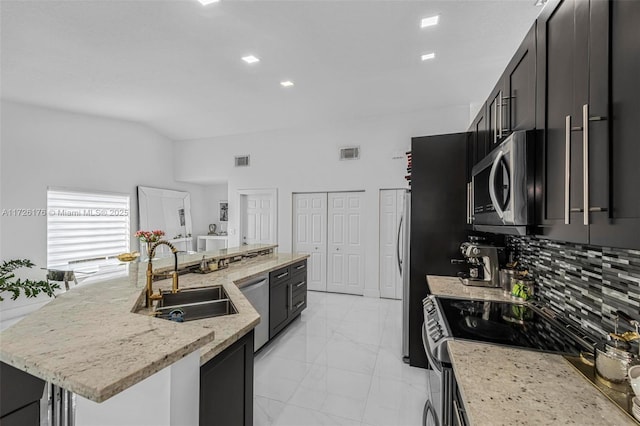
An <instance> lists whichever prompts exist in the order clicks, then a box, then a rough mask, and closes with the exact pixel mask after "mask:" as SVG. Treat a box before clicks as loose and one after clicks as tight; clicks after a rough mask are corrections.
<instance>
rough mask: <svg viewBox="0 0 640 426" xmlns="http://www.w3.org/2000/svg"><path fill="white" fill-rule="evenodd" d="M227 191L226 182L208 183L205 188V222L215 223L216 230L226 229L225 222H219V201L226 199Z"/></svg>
mask: <svg viewBox="0 0 640 426" xmlns="http://www.w3.org/2000/svg"><path fill="white" fill-rule="evenodd" d="M228 191H229V185H228V184H227V183H226V182H225V183H218V184H214V185H208V186H207V187H206V188H205V195H206V204H205V219H206V220H207V224H210V223H215V224H216V225H217V228H216V232H220V231H226V230H227V223H226V222H224V223H222V222H220V202H221V201H227V198H228V196H229V193H228ZM205 234H206V233H205Z"/></svg>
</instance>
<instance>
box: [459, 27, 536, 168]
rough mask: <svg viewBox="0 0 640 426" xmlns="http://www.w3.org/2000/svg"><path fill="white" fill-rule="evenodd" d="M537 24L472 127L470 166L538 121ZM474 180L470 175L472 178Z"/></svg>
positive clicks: (523, 42)
mask: <svg viewBox="0 0 640 426" xmlns="http://www.w3.org/2000/svg"><path fill="white" fill-rule="evenodd" d="M535 117H536V25H535V24H534V25H533V26H532V27H531V29H530V30H529V32H528V33H527V35H526V37H525V38H524V40H523V41H522V43H521V44H520V46H519V47H518V50H517V51H516V53H515V54H514V56H513V58H511V60H510V61H509V64H508V65H507V68H506V69H505V71H504V73H503V74H502V76H501V77H500V79H499V80H498V83H496V85H495V87H494V88H493V90H492V91H491V93H490V94H489V99H488V100H487V102H486V103H485V104H484V105H483V106H482V108H480V111H479V112H478V115H477V116H476V118H475V120H474V121H473V123H472V124H471V127H470V128H469V133H470V134H471V142H470V143H471V146H470V148H469V149H470V151H471V152H470V154H469V155H468V156H467V158H468V162H469V164H470V167H469V169H470V168H471V167H473V166H474V165H475V164H477V163H478V162H480V161H481V160H482V159H483V158H484V157H485V156H486V155H487V154H489V153H490V152H491V151H492V150H493V149H494V148H495V147H496V146H497V145H499V144H500V143H501V142H502V141H503V140H504V139H505V138H506V137H507V136H509V134H510V133H511V132H513V131H515V130H531V129H534V128H535V125H536V120H535ZM469 180H470V178H469Z"/></svg>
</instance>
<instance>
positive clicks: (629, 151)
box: [587, 0, 640, 248]
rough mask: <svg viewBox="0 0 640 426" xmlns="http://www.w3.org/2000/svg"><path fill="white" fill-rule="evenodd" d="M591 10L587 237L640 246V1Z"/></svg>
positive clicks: (616, 244)
mask: <svg viewBox="0 0 640 426" xmlns="http://www.w3.org/2000/svg"><path fill="white" fill-rule="evenodd" d="M591 9H592V10H591V22H590V28H591V34H593V35H596V36H595V37H592V39H591V40H590V43H591V45H590V47H591V49H590V59H589V60H590V64H589V69H590V78H589V93H590V103H589V118H590V121H589V128H588V142H589V144H588V148H589V149H588V151H587V152H588V157H587V158H588V164H589V168H588V170H587V172H588V173H587V176H588V178H589V179H588V190H589V191H588V195H589V197H588V207H589V210H590V211H589V222H590V229H589V232H590V237H589V239H590V243H591V244H595V245H601V246H609V247H626V248H640V195H639V194H640V191H639V190H638V187H639V186H640V142H639V136H638V134H639V131H638V129H639V127H638V124H639V123H640V80H639V76H640V2H639V1H612V2H607V1H602V0H600V1H593V0H592V5H591ZM602 117H606V120H601V118H602Z"/></svg>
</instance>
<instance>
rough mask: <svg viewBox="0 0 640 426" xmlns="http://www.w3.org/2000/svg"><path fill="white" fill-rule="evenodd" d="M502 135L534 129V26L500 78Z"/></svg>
mask: <svg viewBox="0 0 640 426" xmlns="http://www.w3.org/2000/svg"><path fill="white" fill-rule="evenodd" d="M503 79H504V87H505V93H506V95H504V96H503V97H502V109H501V112H502V115H503V116H502V123H503V129H502V133H503V136H504V135H507V134H508V133H510V132H513V131H516V130H531V129H534V128H535V126H536V24H534V25H533V26H532V27H531V29H530V30H529V32H528V33H527V35H526V36H525V38H524V40H523V42H522V43H521V44H520V47H518V50H517V51H516V54H515V55H514V56H513V58H512V59H511V61H510V62H509V65H508V66H507V70H506V71H505V74H504V76H503Z"/></svg>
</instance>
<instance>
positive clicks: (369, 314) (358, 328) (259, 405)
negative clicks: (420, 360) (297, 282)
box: [254, 291, 428, 426]
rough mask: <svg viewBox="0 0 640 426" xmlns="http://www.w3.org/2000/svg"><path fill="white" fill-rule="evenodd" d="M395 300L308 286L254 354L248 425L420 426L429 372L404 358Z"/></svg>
mask: <svg viewBox="0 0 640 426" xmlns="http://www.w3.org/2000/svg"><path fill="white" fill-rule="evenodd" d="M401 331H402V304H401V302H400V301H399V300H388V299H373V298H367V297H361V296H350V295H344V294H332V293H321V292H313V291H310V292H309V293H308V307H307V309H306V310H305V311H304V312H303V313H302V315H301V317H300V318H298V319H296V320H295V321H294V322H293V323H291V324H290V325H289V327H288V328H287V329H286V330H284V331H283V332H282V333H281V334H280V335H279V336H277V337H276V338H275V339H274V340H273V341H271V342H269V343H268V344H267V345H266V346H265V347H263V348H262V350H261V351H260V352H259V353H258V354H256V359H255V382H254V425H256V426H267V425H278V426H285V425H291V426H307V425H308V426H312V425H362V426H404V425H407V426H413V425H415V426H419V425H421V422H422V409H423V406H424V403H425V401H426V397H427V387H428V379H427V377H428V376H427V371H426V370H423V369H420V368H415V367H410V366H408V365H407V364H404V363H403V362H402V342H401Z"/></svg>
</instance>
